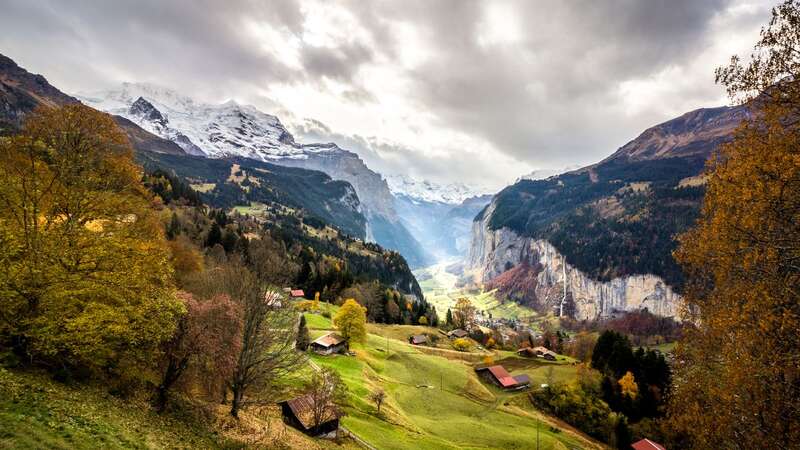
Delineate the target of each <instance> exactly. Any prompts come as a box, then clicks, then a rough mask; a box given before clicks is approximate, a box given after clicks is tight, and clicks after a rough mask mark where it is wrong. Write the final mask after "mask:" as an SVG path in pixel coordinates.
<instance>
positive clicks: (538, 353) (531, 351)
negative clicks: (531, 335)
mask: <svg viewBox="0 0 800 450" xmlns="http://www.w3.org/2000/svg"><path fill="white" fill-rule="evenodd" d="M517 354H518V355H520V356H527V357H529V358H533V357H538V358H544V359H546V360H548V361H555V360H556V356H558V354H557V353H556V352H554V351H552V350H548V349H547V348H546V347H542V346H539V347H524V348H521V349H519V350H517Z"/></svg>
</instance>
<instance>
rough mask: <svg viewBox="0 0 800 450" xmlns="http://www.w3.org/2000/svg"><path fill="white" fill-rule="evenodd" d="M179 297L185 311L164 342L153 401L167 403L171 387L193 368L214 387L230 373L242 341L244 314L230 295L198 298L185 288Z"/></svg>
mask: <svg viewBox="0 0 800 450" xmlns="http://www.w3.org/2000/svg"><path fill="white" fill-rule="evenodd" d="M178 298H179V299H180V300H181V301H182V302H183V304H184V305H185V307H186V314H185V315H184V316H182V317H181V319H180V320H179V321H178V326H177V329H176V331H175V334H174V335H173V336H172V339H170V340H169V341H167V342H165V343H164V344H163V348H162V350H163V354H164V357H163V362H162V364H161V368H160V369H161V381H160V383H159V385H158V387H157V389H156V395H155V397H154V399H153V404H154V406H155V407H156V410H157V411H163V410H164V408H165V407H166V404H167V400H168V394H169V391H170V389H171V388H172V387H173V386H174V385H175V384H176V383H177V382H178V381H179V380H180V379H181V378H182V377H183V376H184V374H185V373H186V372H187V371H188V370H189V369H190V368H194V369H195V371H196V372H197V373H198V374H199V377H198V378H199V379H201V380H202V383H203V384H204V385H205V387H207V388H209V389H212V390H213V389H214V388H217V387H218V386H220V383H221V382H222V381H223V380H225V379H227V378H228V377H230V376H231V374H232V372H233V369H234V367H235V366H236V358H235V357H236V354H237V353H238V349H239V346H240V345H241V332H242V330H241V322H240V319H241V315H240V313H239V311H238V306H237V305H236V304H235V303H234V302H232V301H231V299H230V298H229V297H228V296H227V295H218V296H216V297H213V298H210V299H198V298H195V297H194V296H193V295H191V294H189V293H186V292H179V293H178Z"/></svg>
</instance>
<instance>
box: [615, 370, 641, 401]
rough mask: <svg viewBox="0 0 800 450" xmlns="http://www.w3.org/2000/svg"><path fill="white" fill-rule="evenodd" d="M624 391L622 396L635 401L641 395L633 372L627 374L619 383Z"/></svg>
mask: <svg viewBox="0 0 800 450" xmlns="http://www.w3.org/2000/svg"><path fill="white" fill-rule="evenodd" d="M617 383H619V387H620V389H621V390H622V395H625V396H628V397H630V398H632V399H635V398H636V396H637V395H639V386H638V385H637V384H636V379H635V378H634V377H633V373H631V371H630V370H629V371H627V372H625V375H623V376H622V378H620V379H619V381H617Z"/></svg>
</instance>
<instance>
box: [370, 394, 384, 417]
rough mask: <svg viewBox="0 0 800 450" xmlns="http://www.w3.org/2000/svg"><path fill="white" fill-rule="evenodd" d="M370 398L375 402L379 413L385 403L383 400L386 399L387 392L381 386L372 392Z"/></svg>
mask: <svg viewBox="0 0 800 450" xmlns="http://www.w3.org/2000/svg"><path fill="white" fill-rule="evenodd" d="M369 399H370V400H372V403H375V408H377V410H378V414H380V413H381V405H383V401H384V400H386V392H385V391H384V390H383V389H381V388H378V389H375V390H374V391H372V392H370V394H369Z"/></svg>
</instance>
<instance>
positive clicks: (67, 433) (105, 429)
mask: <svg viewBox="0 0 800 450" xmlns="http://www.w3.org/2000/svg"><path fill="white" fill-rule="evenodd" d="M185 408H186V409H187V411H188V410H193V408H191V407H189V405H185ZM194 408H198V411H194V412H193V413H191V414H190V413H188V412H183V413H172V414H165V415H158V414H156V413H155V412H153V411H152V409H151V408H150V406H149V405H148V404H147V402H146V400H145V399H125V400H122V399H119V398H117V397H114V396H112V395H110V394H109V393H108V392H107V390H106V389H103V388H102V387H100V386H86V385H75V386H68V385H64V384H61V383H58V382H54V381H52V380H50V379H49V378H48V377H46V376H44V375H41V374H37V373H30V372H16V371H10V370H6V369H2V368H0V448H2V449H4V448H8V449H12V448H13V449H41V448H49V449H96V448H104V449H128V448H135V449H150V448H152V449H161V448H176V449H177V448H185V449H217V448H252V447H258V448H291V449H303V450H306V449H318V450H323V449H341V450H347V449H356V448H359V447H358V446H357V445H356V444H355V443H354V442H352V441H350V440H344V441H342V442H341V443H340V444H337V443H335V442H331V441H324V440H317V439H311V438H308V437H307V436H305V435H303V434H302V433H300V432H298V431H296V430H294V429H292V428H289V427H286V426H284V425H283V423H282V422H281V419H280V413H279V410H278V408H276V407H274V406H272V405H270V406H268V407H265V408H261V409H257V408H250V409H248V410H246V411H245V412H244V414H243V415H242V417H241V420H240V421H239V422H236V421H234V420H233V419H232V418H230V417H229V416H228V415H227V410H226V408H225V407H222V406H220V407H217V406H216V405H206V406H205V407H204V408H202V412H201V411H200V410H199V408H200V407H199V406H198V405H195V407H194ZM198 417H203V419H202V420H200V419H198Z"/></svg>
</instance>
